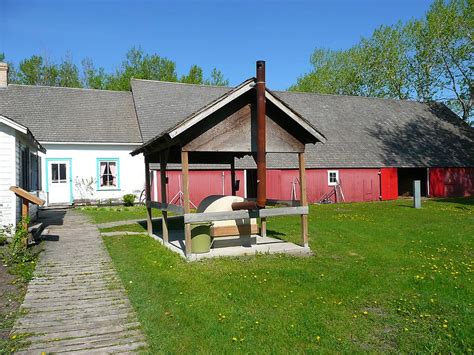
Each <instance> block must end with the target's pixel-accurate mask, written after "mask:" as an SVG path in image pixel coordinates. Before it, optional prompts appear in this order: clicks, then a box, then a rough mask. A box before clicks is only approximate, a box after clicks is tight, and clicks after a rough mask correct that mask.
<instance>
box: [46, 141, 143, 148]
mask: <svg viewBox="0 0 474 355" xmlns="http://www.w3.org/2000/svg"><path fill="white" fill-rule="evenodd" d="M40 143H41V144H51V145H55V144H56V145H61V144H63V145H68V144H76V145H131V146H138V147H139V146H141V145H142V144H143V143H114V142H56V141H53V142H50V141H40Z"/></svg>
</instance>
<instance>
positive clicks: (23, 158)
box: [20, 147, 30, 191]
mask: <svg viewBox="0 0 474 355" xmlns="http://www.w3.org/2000/svg"><path fill="white" fill-rule="evenodd" d="M29 158H30V150H29V149H28V148H26V147H20V169H21V171H20V187H21V188H22V189H24V190H26V191H30V160H29Z"/></svg>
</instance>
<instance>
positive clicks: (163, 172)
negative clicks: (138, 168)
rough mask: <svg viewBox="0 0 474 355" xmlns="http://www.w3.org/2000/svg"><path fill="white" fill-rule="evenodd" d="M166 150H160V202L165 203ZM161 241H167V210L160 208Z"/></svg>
mask: <svg viewBox="0 0 474 355" xmlns="http://www.w3.org/2000/svg"><path fill="white" fill-rule="evenodd" d="M168 152H169V151H168V150H164V151H161V152H160V183H161V203H163V204H165V203H167V196H166V195H167V193H166V164H167V162H168ZM161 214H162V218H161V225H162V228H161V229H162V233H163V243H168V239H169V238H168V211H164V210H161Z"/></svg>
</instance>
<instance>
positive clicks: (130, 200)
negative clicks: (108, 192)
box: [123, 194, 136, 207]
mask: <svg viewBox="0 0 474 355" xmlns="http://www.w3.org/2000/svg"><path fill="white" fill-rule="evenodd" d="M135 198H136V196H135V195H134V194H126V195H124V196H123V204H124V205H125V206H127V207H131V206H133V205H134V204H135Z"/></svg>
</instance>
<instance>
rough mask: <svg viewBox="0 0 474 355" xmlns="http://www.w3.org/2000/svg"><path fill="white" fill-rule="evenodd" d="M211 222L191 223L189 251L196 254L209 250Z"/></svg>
mask: <svg viewBox="0 0 474 355" xmlns="http://www.w3.org/2000/svg"><path fill="white" fill-rule="evenodd" d="M210 234H211V224H210V223H209V224H202V223H200V224H194V225H191V239H192V242H191V252H192V253H196V254H202V253H209V251H210V250H211V235H210Z"/></svg>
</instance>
